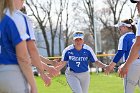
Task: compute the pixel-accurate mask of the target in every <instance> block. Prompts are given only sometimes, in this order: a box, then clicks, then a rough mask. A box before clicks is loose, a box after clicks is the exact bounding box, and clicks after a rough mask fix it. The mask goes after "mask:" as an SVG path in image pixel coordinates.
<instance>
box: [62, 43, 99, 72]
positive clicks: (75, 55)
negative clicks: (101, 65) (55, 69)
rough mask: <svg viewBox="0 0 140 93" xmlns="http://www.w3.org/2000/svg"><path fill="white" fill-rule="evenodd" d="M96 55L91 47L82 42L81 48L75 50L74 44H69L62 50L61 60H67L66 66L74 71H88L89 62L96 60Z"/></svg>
mask: <svg viewBox="0 0 140 93" xmlns="http://www.w3.org/2000/svg"><path fill="white" fill-rule="evenodd" d="M97 60H98V59H97V57H96V56H95V53H94V52H93V50H92V48H91V47H89V46H88V45H86V44H84V45H83V48H82V49H81V50H76V49H75V48H74V45H73V44H72V45H70V46H68V47H67V48H65V49H64V50H63V53H62V61H66V62H67V67H69V68H70V69H72V70H73V71H74V72H75V73H81V72H86V71H88V68H89V67H88V64H89V62H95V61H97Z"/></svg>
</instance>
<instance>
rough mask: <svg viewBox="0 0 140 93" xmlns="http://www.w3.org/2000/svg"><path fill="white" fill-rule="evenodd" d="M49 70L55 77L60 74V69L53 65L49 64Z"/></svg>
mask: <svg viewBox="0 0 140 93" xmlns="http://www.w3.org/2000/svg"><path fill="white" fill-rule="evenodd" d="M47 72H48V73H49V74H50V75H51V76H53V77H56V76H58V75H60V71H59V70H57V69H56V68H54V67H53V66H49V68H48V70H47Z"/></svg>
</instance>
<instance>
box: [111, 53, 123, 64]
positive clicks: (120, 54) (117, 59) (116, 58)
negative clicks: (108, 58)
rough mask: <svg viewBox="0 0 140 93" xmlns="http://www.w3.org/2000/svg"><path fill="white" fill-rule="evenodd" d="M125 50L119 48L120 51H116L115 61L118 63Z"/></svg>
mask: <svg viewBox="0 0 140 93" xmlns="http://www.w3.org/2000/svg"><path fill="white" fill-rule="evenodd" d="M124 52H125V51H124V50H118V52H117V53H116V55H115V57H114V59H113V62H115V63H118V62H119V60H120V59H121V58H122V56H123V54H124Z"/></svg>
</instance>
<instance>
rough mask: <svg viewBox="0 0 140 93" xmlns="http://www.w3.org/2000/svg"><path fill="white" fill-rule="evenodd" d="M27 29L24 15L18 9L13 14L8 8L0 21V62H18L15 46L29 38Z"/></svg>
mask: <svg viewBox="0 0 140 93" xmlns="http://www.w3.org/2000/svg"><path fill="white" fill-rule="evenodd" d="M26 29H27V28H26V24H25V20H24V18H23V16H22V15H20V14H19V13H18V12H17V11H16V10H15V11H14V12H13V14H12V15H11V14H10V12H9V10H8V9H7V10H5V15H4V18H3V19H2V20H1V21H0V64H5V65H8V64H18V61H17V56H16V49H15V48H16V45H17V44H19V43H20V42H22V41H23V40H27V39H28V38H29V36H28V34H27V33H26ZM21 52H22V51H21Z"/></svg>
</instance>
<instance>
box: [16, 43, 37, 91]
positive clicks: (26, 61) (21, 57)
mask: <svg viewBox="0 0 140 93" xmlns="http://www.w3.org/2000/svg"><path fill="white" fill-rule="evenodd" d="M21 51H22V52H21ZM16 56H17V60H18V63H19V66H20V68H21V71H22V72H23V74H24V76H25V78H26V79H27V81H28V83H29V85H30V87H31V93H37V87H36V83H35V80H34V76H33V72H32V69H31V60H30V58H29V54H28V49H27V45H26V41H22V42H20V43H19V44H17V45H16Z"/></svg>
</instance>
